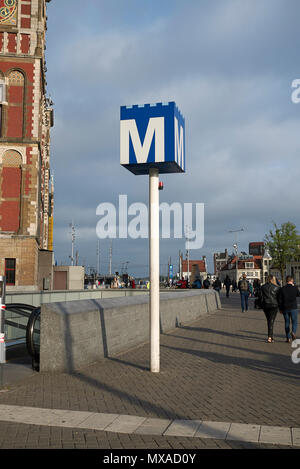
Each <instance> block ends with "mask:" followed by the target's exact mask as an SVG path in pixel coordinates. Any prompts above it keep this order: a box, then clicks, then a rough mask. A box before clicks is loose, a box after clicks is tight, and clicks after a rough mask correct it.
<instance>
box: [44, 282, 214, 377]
mask: <svg viewBox="0 0 300 469" xmlns="http://www.w3.org/2000/svg"><path fill="white" fill-rule="evenodd" d="M219 308H221V304H220V298H219V295H218V293H216V292H215V291H214V290H192V291H180V292H172V293H162V294H161V301H160V328H161V333H163V332H167V331H170V330H172V329H175V327H177V326H179V325H180V324H185V323H189V322H192V321H194V320H196V319H198V318H199V317H201V316H203V315H205V314H207V313H210V312H215V311H217V309H219ZM148 341H149V297H148V296H144V295H140V296H133V297H125V298H124V297H123V298H110V299H102V300H99V299H94V300H82V301H76V302H61V303H51V304H44V305H42V307H41V346H40V370H41V371H53V372H54V371H59V372H72V371H73V370H76V369H80V368H82V367H84V366H87V365H89V364H91V363H94V362H96V361H99V360H101V359H103V358H105V357H108V356H113V355H115V354H117V353H120V352H122V351H126V350H128V349H130V348H132V347H135V346H137V345H139V344H142V343H145V342H148Z"/></svg>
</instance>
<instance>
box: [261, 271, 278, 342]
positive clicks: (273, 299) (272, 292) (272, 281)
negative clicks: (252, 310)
mask: <svg viewBox="0 0 300 469" xmlns="http://www.w3.org/2000/svg"><path fill="white" fill-rule="evenodd" d="M279 292H280V288H279V287H278V285H277V282H276V278H275V276H274V275H269V277H268V281H267V282H266V283H265V284H264V285H263V286H262V287H261V290H260V294H261V304H262V308H263V311H264V313H265V316H266V319H267V324H268V340H267V342H269V343H271V342H274V339H273V327H274V322H275V319H276V316H277V313H278V309H279V306H278V304H279Z"/></svg>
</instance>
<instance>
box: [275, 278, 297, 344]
mask: <svg viewBox="0 0 300 469" xmlns="http://www.w3.org/2000/svg"><path fill="white" fill-rule="evenodd" d="M297 296H300V291H299V288H298V287H296V285H295V284H294V279H293V277H291V276H290V275H288V276H287V277H286V285H285V286H284V287H282V288H281V289H280V291H279V307H280V311H281V312H282V313H283V316H284V325H285V334H286V342H291V337H292V339H293V340H295V339H296V333H297V323H298V306H297ZM291 323H292V332H290V325H291Z"/></svg>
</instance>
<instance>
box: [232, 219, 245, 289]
mask: <svg viewBox="0 0 300 469" xmlns="http://www.w3.org/2000/svg"><path fill="white" fill-rule="evenodd" d="M240 231H244V228H241V229H239V230H229V233H239V232H240ZM233 247H234V249H235V254H236V283H237V284H238V282H239V274H238V270H239V252H238V242H237V235H236V242H235V243H234V245H233Z"/></svg>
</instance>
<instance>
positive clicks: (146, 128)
mask: <svg viewBox="0 0 300 469" xmlns="http://www.w3.org/2000/svg"><path fill="white" fill-rule="evenodd" d="M120 163H121V165H122V166H124V167H125V168H127V169H128V170H129V171H131V172H132V173H133V174H149V169H150V168H158V170H159V173H184V172H185V123H184V118H183V116H182V115H181V113H180V111H179V110H178V108H177V106H176V104H175V102H169V103H166V104H164V103H157V104H145V105H143V106H138V105H134V106H122V107H121V122H120Z"/></svg>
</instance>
